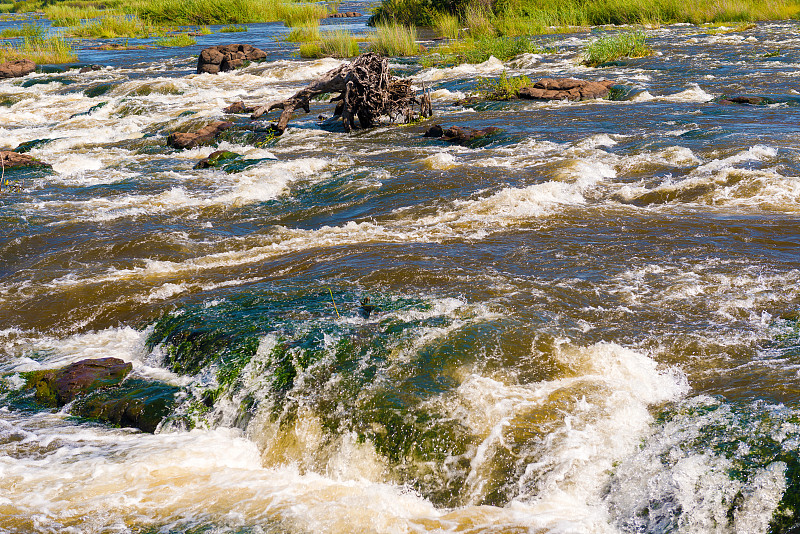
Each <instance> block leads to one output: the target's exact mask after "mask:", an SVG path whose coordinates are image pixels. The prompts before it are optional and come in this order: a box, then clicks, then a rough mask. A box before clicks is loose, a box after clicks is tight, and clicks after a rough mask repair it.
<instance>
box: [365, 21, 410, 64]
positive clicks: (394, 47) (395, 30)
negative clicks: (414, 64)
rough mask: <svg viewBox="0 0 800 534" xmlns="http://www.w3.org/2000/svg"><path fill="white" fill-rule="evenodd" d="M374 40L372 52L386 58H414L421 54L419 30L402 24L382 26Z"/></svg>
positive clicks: (379, 27) (378, 28)
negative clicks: (418, 39) (418, 37)
mask: <svg viewBox="0 0 800 534" xmlns="http://www.w3.org/2000/svg"><path fill="white" fill-rule="evenodd" d="M376 29H377V31H376V33H375V36H374V37H373V38H372V50H374V51H375V52H377V53H379V54H383V55H384V56H413V55H415V54H417V53H419V45H418V44H417V30H416V28H414V27H413V26H402V25H400V24H394V23H393V24H388V25H385V26H384V25H380V26H378V27H377V28H376Z"/></svg>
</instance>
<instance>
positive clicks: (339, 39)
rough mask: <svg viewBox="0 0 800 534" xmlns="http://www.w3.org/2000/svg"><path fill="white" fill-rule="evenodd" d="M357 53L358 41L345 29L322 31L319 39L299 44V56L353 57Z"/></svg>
mask: <svg viewBox="0 0 800 534" xmlns="http://www.w3.org/2000/svg"><path fill="white" fill-rule="evenodd" d="M358 54H359V50H358V42H357V41H356V40H355V38H354V37H353V35H352V34H351V33H350V32H348V31H345V30H339V31H332V32H322V33H320V40H319V41H315V42H313V43H302V44H301V45H300V57H305V58H319V57H341V58H346V57H353V56H357V55H358Z"/></svg>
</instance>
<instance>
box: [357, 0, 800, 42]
mask: <svg viewBox="0 0 800 534" xmlns="http://www.w3.org/2000/svg"><path fill="white" fill-rule="evenodd" d="M442 4H446V5H447V7H446V8H442V7H440V6H441V5H442ZM489 6H491V7H489ZM437 13H452V14H460V15H461V16H462V17H463V20H464V21H465V22H467V25H468V26H470V27H472V26H475V28H477V29H478V32H482V33H481V34H482V35H486V31H485V28H484V25H485V24H484V22H485V21H483V20H482V18H489V19H490V21H491V23H492V25H493V26H494V27H495V30H497V31H498V33H503V32H502V29H501V28H499V27H498V23H502V21H503V20H504V19H508V18H509V17H510V18H511V19H514V18H519V19H523V20H525V21H527V22H526V24H527V25H529V27H530V28H531V29H533V30H536V29H538V30H539V31H551V28H552V27H563V26H597V25H604V24H617V25H621V24H662V23H673V22H688V23H692V24H701V23H705V22H750V21H758V20H782V19H788V18H794V17H797V16H798V15H800V2H798V1H797V0H694V1H692V2H687V1H685V0H494V1H493V2H487V1H485V0H383V1H382V2H381V4H380V5H379V6H377V7H376V8H375V10H374V15H373V19H372V21H373V23H375V22H378V21H382V20H396V21H398V22H402V23H405V24H416V25H432V23H433V20H434V19H435V17H436V16H437ZM482 14H483V15H485V16H484V17H481V15H482ZM470 23H471V24H470ZM505 24H507V25H508V20H506V21H505ZM513 26H517V27H518V26H519V24H518V23H515V24H514V25H512V27H513ZM478 32H476V35H478Z"/></svg>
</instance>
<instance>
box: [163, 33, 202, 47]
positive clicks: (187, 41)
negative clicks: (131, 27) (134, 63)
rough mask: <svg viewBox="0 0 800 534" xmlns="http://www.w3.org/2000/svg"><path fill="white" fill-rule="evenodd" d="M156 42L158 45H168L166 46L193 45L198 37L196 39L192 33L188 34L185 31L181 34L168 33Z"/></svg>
mask: <svg viewBox="0 0 800 534" xmlns="http://www.w3.org/2000/svg"><path fill="white" fill-rule="evenodd" d="M155 44H156V45H157V46H166V47H181V46H192V45H196V44H197V39H195V38H194V37H192V36H191V35H186V34H185V33H182V34H179V35H168V36H165V37H161V38H160V39H156V41H155Z"/></svg>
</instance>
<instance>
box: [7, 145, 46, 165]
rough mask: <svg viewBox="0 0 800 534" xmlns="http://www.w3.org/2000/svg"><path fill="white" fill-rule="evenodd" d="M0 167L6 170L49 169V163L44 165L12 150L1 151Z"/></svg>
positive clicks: (31, 157)
mask: <svg viewBox="0 0 800 534" xmlns="http://www.w3.org/2000/svg"><path fill="white" fill-rule="evenodd" d="M0 166H2V167H3V168H5V169H15V168H19V167H49V166H50V165H48V164H47V163H42V162H41V161H39V160H38V159H36V158H34V157H33V156H29V155H28V154H19V153H17V152H12V151H10V150H3V151H0Z"/></svg>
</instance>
